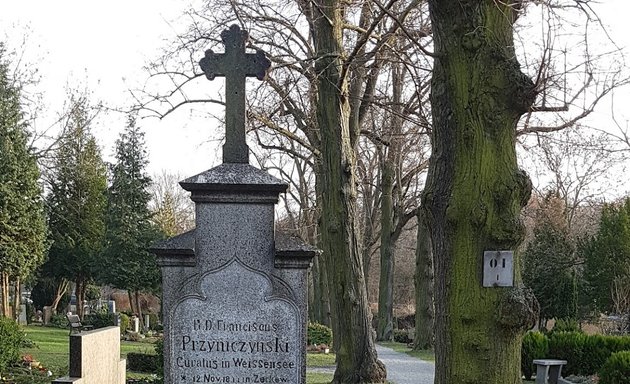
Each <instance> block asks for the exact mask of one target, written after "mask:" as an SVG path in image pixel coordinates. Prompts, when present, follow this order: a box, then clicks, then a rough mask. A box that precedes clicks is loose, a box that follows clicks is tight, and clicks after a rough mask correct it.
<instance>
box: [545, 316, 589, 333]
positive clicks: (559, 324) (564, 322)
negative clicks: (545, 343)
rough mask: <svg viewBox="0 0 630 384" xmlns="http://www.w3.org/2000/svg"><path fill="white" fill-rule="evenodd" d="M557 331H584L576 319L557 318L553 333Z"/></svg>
mask: <svg viewBox="0 0 630 384" xmlns="http://www.w3.org/2000/svg"><path fill="white" fill-rule="evenodd" d="M555 332H579V333H582V329H580V323H578V321H577V320H575V319H570V318H567V319H558V320H556V324H554V326H553V329H552V330H551V333H555Z"/></svg>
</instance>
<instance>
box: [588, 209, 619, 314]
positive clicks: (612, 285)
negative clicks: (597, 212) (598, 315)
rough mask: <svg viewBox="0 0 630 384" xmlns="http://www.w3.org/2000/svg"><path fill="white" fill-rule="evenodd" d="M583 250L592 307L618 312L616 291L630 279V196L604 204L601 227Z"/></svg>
mask: <svg viewBox="0 0 630 384" xmlns="http://www.w3.org/2000/svg"><path fill="white" fill-rule="evenodd" d="M580 252H581V253H582V255H583V257H584V261H585V270H584V277H585V279H586V281H587V284H588V292H587V294H588V297H589V298H590V301H591V304H592V306H593V307H594V308H595V309H597V310H599V311H606V312H609V311H614V310H615V309H616V308H615V307H618V306H617V305H616V303H615V300H613V299H616V298H617V297H616V295H614V293H615V291H616V290H619V288H621V287H620V286H619V284H621V283H622V282H624V281H625V282H628V281H630V276H629V272H630V198H626V199H625V200H623V201H622V202H620V203H618V204H607V205H606V206H605V207H604V209H603V211H602V216H601V219H600V222H599V230H598V231H597V233H596V234H595V236H593V237H592V238H591V239H589V240H588V241H586V243H585V244H584V245H583V246H582V249H581V251H580ZM616 285H617V286H616ZM625 289H628V287H627V286H625Z"/></svg>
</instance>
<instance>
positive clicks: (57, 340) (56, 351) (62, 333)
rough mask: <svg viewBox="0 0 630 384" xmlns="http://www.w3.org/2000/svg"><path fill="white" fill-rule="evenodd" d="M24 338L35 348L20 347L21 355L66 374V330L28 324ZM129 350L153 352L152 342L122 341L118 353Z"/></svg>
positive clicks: (124, 354) (67, 347) (54, 372)
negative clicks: (29, 356) (31, 342)
mask: <svg viewBox="0 0 630 384" xmlns="http://www.w3.org/2000/svg"><path fill="white" fill-rule="evenodd" d="M24 332H25V333H26V338H27V339H30V340H32V341H34V342H35V344H36V347H35V348H22V350H21V353H22V354H23V355H25V354H29V355H31V356H33V359H34V360H36V361H39V362H40V363H42V365H43V366H44V367H46V368H48V369H49V370H50V371H51V372H52V373H53V376H55V377H58V376H64V375H67V374H68V354H69V346H68V344H69V338H68V332H69V331H68V330H67V329H60V328H51V327H42V326H36V325H30V326H27V327H24ZM129 352H141V353H155V350H154V348H153V344H150V343H145V342H131V341H122V342H121V343H120V354H121V356H122V357H125V356H127V353H129Z"/></svg>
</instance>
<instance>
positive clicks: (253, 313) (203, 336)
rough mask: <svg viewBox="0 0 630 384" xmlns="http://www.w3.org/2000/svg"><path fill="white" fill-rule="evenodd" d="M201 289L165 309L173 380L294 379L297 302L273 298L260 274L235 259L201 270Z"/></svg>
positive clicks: (297, 363)
mask: <svg viewBox="0 0 630 384" xmlns="http://www.w3.org/2000/svg"><path fill="white" fill-rule="evenodd" d="M234 287H238V289H235V288H234ZM201 292H202V296H187V297H184V298H183V299H182V300H181V301H180V302H179V303H178V304H177V305H176V306H175V307H174V308H173V311H172V312H171V327H172V329H173V332H171V335H170V338H169V342H170V354H171V361H174V362H175V366H174V367H173V369H172V372H171V378H172V382H173V383H291V382H295V380H296V378H297V377H298V375H299V373H300V372H299V369H298V368H299V367H300V366H301V364H303V362H302V361H301V359H302V358H303V357H302V354H301V353H300V348H303V346H302V345H300V344H299V343H298V340H301V338H302V336H301V335H300V327H299V326H298V325H299V319H300V317H299V315H298V310H297V306H296V305H295V304H294V303H292V302H290V301H287V300H286V299H284V298H274V297H273V296H272V286H271V281H270V280H269V278H268V277H267V276H266V275H265V274H263V273H260V272H257V271H253V270H251V269H250V268H248V267H246V266H244V265H242V264H241V263H240V262H239V261H238V260H235V261H233V262H231V263H230V264H228V265H227V266H225V267H223V268H222V269H220V270H217V271H214V272H211V273H208V274H206V275H205V276H204V277H203V278H202V281H201Z"/></svg>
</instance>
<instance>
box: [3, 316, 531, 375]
mask: <svg viewBox="0 0 630 384" xmlns="http://www.w3.org/2000/svg"><path fill="white" fill-rule="evenodd" d="M24 331H25V333H26V338H27V339H28V340H29V344H30V346H25V347H24V348H22V349H21V355H22V356H30V357H32V359H33V361H37V362H39V363H40V364H41V366H42V367H43V369H42V372H39V373H38V372H37V370H28V369H26V368H21V369H15V370H13V371H12V372H11V375H4V378H2V379H0V383H12V384H13V383H14V384H40V383H41V384H43V383H46V384H48V383H50V381H51V378H56V377H61V376H64V375H66V374H67V373H68V342H69V338H68V329H62V328H54V327H44V326H41V325H29V326H26V327H24ZM153 341H154V340H152V339H151V338H147V339H144V340H143V341H121V351H120V353H121V357H126V356H127V354H128V353H130V352H136V353H147V354H153V353H155V349H154V344H153ZM380 344H381V345H383V346H385V347H388V348H392V349H393V350H395V351H396V352H400V353H405V354H408V355H410V356H412V357H415V358H418V359H421V360H425V361H431V362H433V361H434V360H435V356H434V355H433V353H432V352H431V351H413V350H411V348H409V347H408V346H407V345H406V344H404V343H398V342H387V343H380ZM334 363H335V355H334V354H332V353H330V354H321V353H309V354H307V367H308V368H329V370H330V371H332V368H333V367H334ZM47 371H50V372H51V373H52V376H50V377H49V376H47V374H46V372H47ZM326 371H327V370H325V369H324V372H322V371H316V372H313V371H309V372H307V384H325V383H329V382H330V381H331V379H332V373H330V372H326ZM149 377H151V375H148V374H146V373H138V372H129V371H128V372H127V378H128V379H142V378H149ZM523 383H524V384H528V383H534V382H533V381H523Z"/></svg>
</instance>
